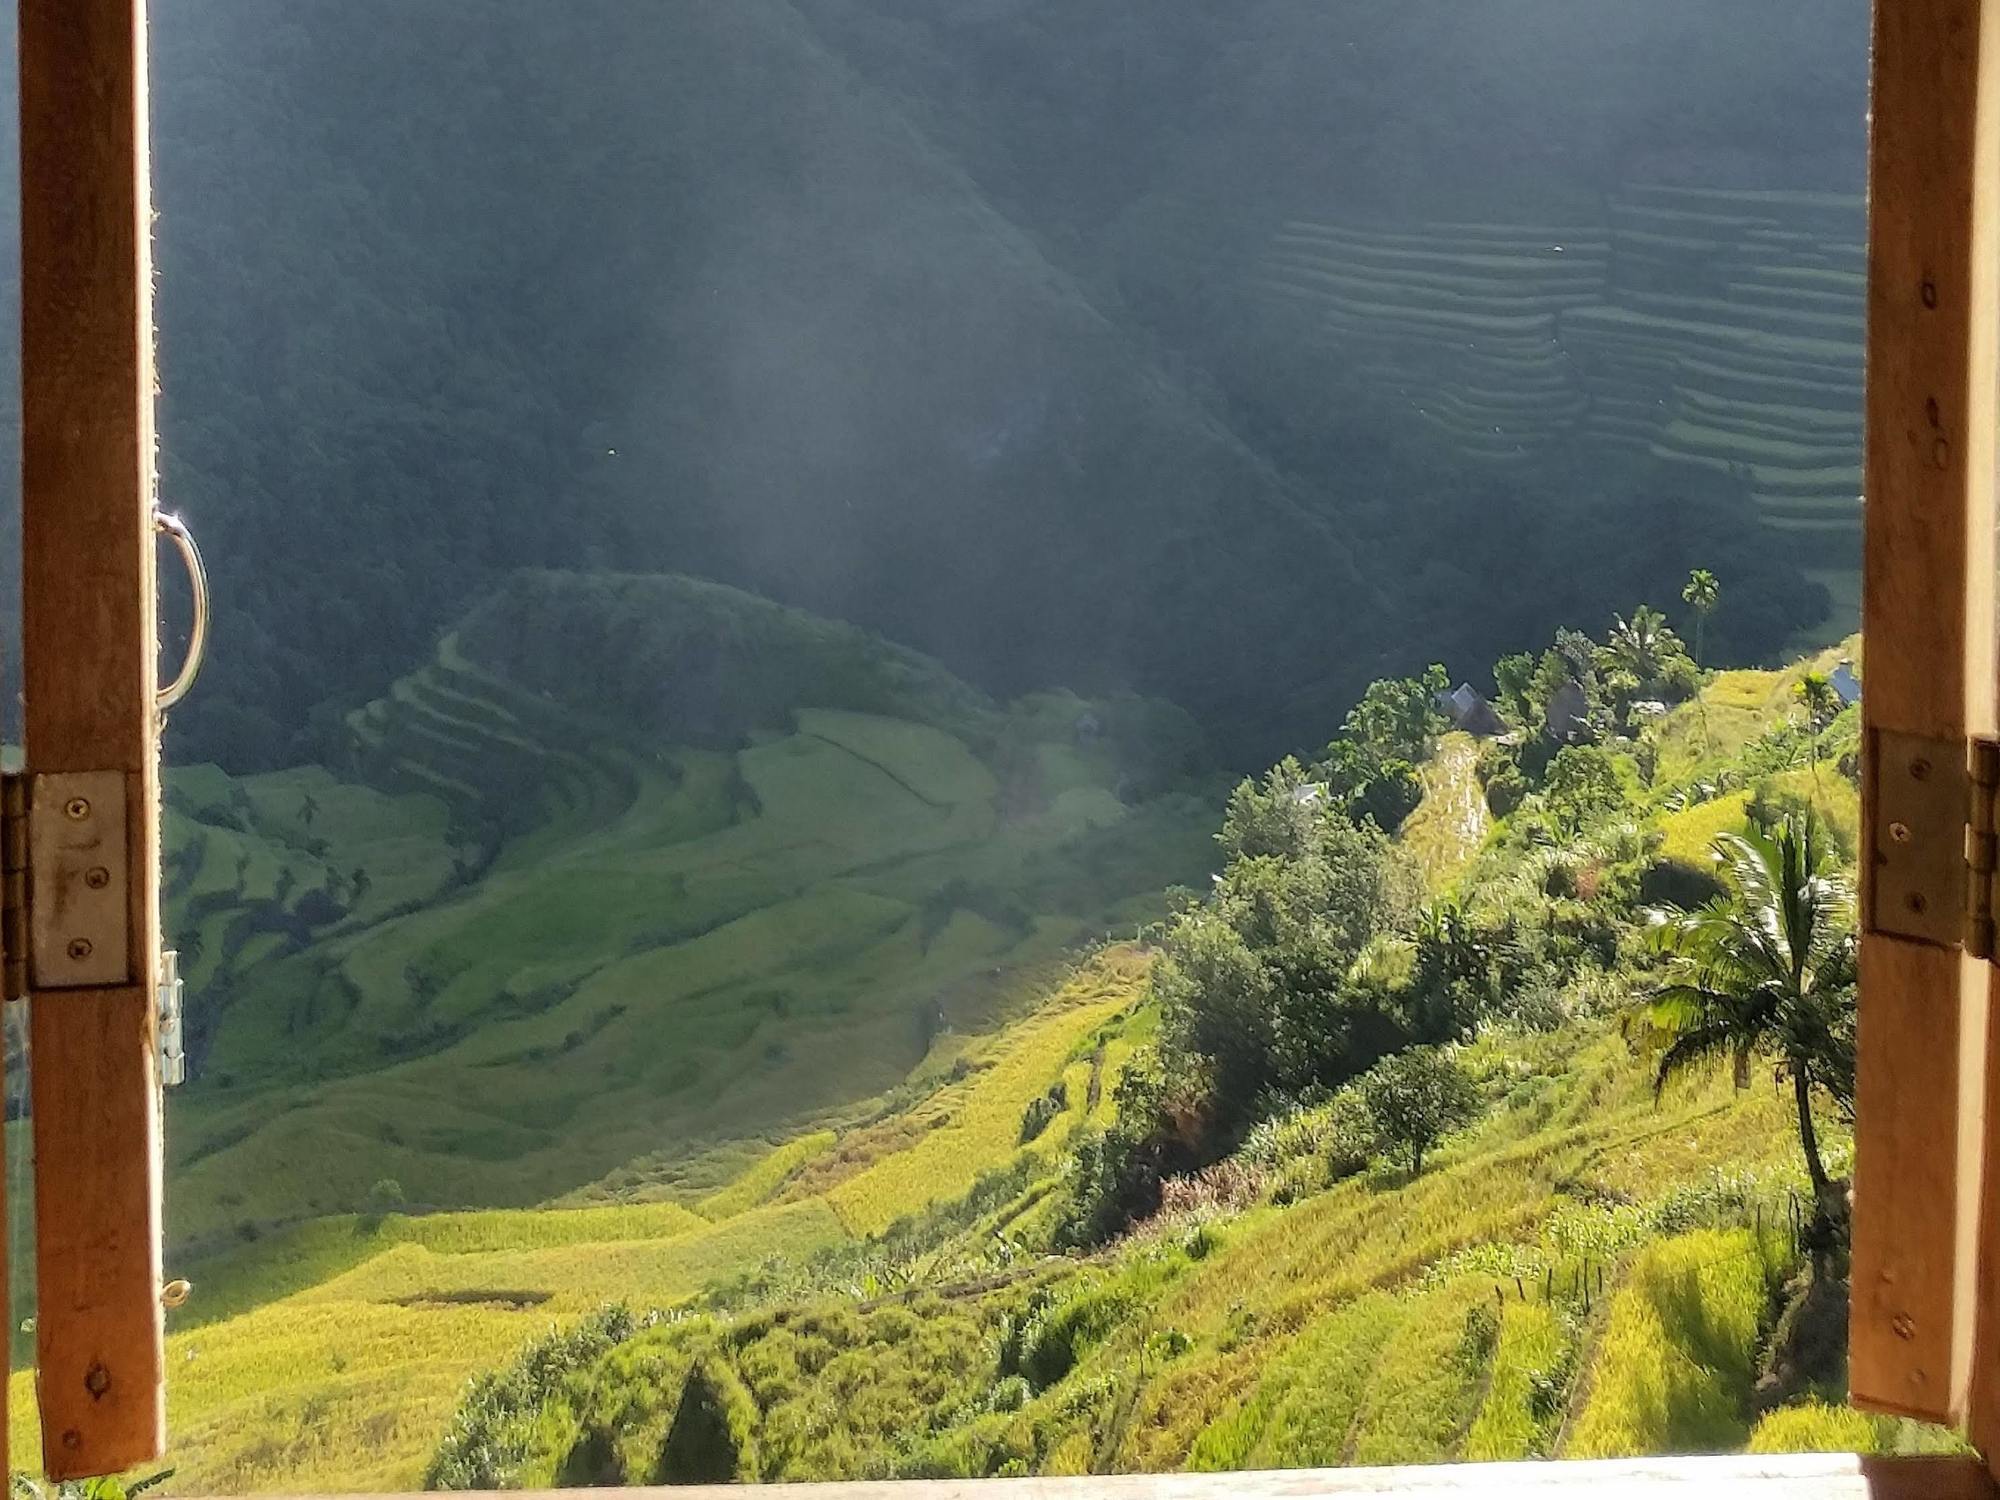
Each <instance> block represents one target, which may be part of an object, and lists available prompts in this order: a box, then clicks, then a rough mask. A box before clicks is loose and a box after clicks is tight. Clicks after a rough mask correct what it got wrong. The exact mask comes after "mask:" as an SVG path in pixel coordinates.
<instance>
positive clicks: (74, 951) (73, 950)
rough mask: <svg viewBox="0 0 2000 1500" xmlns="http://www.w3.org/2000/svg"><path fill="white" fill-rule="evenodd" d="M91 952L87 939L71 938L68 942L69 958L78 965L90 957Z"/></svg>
mask: <svg viewBox="0 0 2000 1500" xmlns="http://www.w3.org/2000/svg"><path fill="white" fill-rule="evenodd" d="M92 951H93V950H92V948H91V944H90V939H89V938H71V939H70V940H69V956H70V957H71V958H73V959H75V960H76V961H77V962H78V963H82V962H83V961H84V960H85V959H86V958H88V957H90V955H91V952H92Z"/></svg>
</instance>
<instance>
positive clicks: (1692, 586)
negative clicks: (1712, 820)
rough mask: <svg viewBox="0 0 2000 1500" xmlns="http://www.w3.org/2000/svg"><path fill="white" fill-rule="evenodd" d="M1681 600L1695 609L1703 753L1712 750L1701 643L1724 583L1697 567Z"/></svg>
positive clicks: (1698, 711) (1697, 694)
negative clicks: (1703, 691)
mask: <svg viewBox="0 0 2000 1500" xmlns="http://www.w3.org/2000/svg"><path fill="white" fill-rule="evenodd" d="M1681 599H1682V600H1683V601H1684V602H1685V603H1686V604H1687V606H1688V608H1690V609H1692V610H1693V611H1694V664H1695V668H1696V676H1695V690H1694V703H1695V713H1696V714H1697V715H1698V716H1699V717H1700V719H1701V748H1702V753H1703V754H1707V753H1708V750H1709V739H1708V699H1707V697H1706V696H1704V695H1703V693H1702V691H1701V676H1700V668H1701V642H1702V637H1703V636H1704V635H1706V634H1707V631H1708V616H1709V613H1710V612H1711V611H1712V610H1713V609H1714V608H1715V606H1716V604H1717V603H1719V602H1720V601H1721V599H1722V585H1721V584H1720V583H1717V582H1716V580H1715V575H1714V574H1713V573H1711V572H1709V571H1708V569H1706V568H1696V569H1695V570H1694V571H1693V572H1692V573H1690V574H1688V581H1687V587H1686V588H1684V589H1682V590H1681Z"/></svg>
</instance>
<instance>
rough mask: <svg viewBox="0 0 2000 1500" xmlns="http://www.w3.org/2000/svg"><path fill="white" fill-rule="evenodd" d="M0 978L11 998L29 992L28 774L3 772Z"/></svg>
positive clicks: (0, 779) (0, 798)
mask: <svg viewBox="0 0 2000 1500" xmlns="http://www.w3.org/2000/svg"><path fill="white" fill-rule="evenodd" d="M0 958H4V960H5V962H4V964H0V980H4V988H5V990H6V994H5V996H4V997H0V998H5V999H8V1000H19V999H21V998H22V997H23V996H25V995H26V994H27V993H28V777H27V773H26V772H24V771H5V772H0Z"/></svg>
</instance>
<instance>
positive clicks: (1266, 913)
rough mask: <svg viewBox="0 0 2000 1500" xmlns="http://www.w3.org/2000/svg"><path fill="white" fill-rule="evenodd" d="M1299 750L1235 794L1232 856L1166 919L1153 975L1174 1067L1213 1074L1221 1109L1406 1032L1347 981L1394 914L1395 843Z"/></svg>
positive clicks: (1178, 1071) (1228, 825) (1338, 1068)
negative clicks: (1329, 791)
mask: <svg viewBox="0 0 2000 1500" xmlns="http://www.w3.org/2000/svg"><path fill="white" fill-rule="evenodd" d="M1311 785H1312V784H1311V783H1309V782H1305V781H1304V780H1303V773H1302V772H1300V771H1299V769H1298V767H1297V764H1296V762H1286V763H1284V764H1281V765H1280V766H1279V767H1278V768H1277V769H1276V770H1274V771H1272V772H1271V774H1270V775H1269V776H1267V777H1266V778H1265V779H1264V782H1263V783H1262V785H1261V786H1260V785H1258V784H1256V783H1252V782H1245V783H1244V784H1243V785H1242V786H1240V787H1238V788H1237V789H1236V793H1235V795H1234V796H1232V797H1231V798H1230V804H1229V813H1228V817H1227V820H1226V822H1225V823H1224V825H1223V831H1222V835H1221V843H1222V846H1223V848H1224V849H1225V850H1227V851H1229V853H1230V856H1231V857H1230V860H1229V863H1228V864H1227V865H1226V866H1225V867H1224V869H1223V871H1222V873H1221V874H1220V875H1219V876H1217V877H1216V880H1215V887H1214V890H1213V891H1212V892H1211V893H1210V895H1209V897H1208V898H1207V899H1206V900H1203V901H1199V902H1191V903H1190V904H1188V905H1186V906H1184V907H1183V908H1182V909H1181V911H1179V912H1178V913H1177V914H1176V915H1175V916H1174V918H1173V919H1172V920H1171V921H1170V922H1169V923H1168V924H1167V929H1166V933H1165V935H1164V937H1163V938H1162V940H1161V950H1162V951H1161V956H1160V960H1159V962H1158V964H1157V965H1156V967H1155V969H1154V973H1153V988H1154V992H1155V993H1156V994H1157V995H1158V996H1159V999H1160V1007H1161V1036H1160V1047H1161V1053H1162V1056H1163V1058H1164V1059H1165V1062H1166V1065H1167V1069H1168V1072H1169V1073H1170V1074H1171V1075H1172V1076H1174V1077H1176V1078H1180V1079H1189V1078H1201V1079H1203V1080H1204V1081H1205V1083H1206V1087H1207V1092H1208V1094H1209V1096H1210V1097H1211V1099H1212V1101H1213V1109H1214V1113H1215V1115H1216V1117H1217V1118H1218V1119H1220V1120H1221V1121H1223V1122H1224V1123H1225V1124H1226V1123H1229V1122H1231V1121H1234V1120H1238V1119H1242V1118H1244V1117H1245V1116H1247V1115H1248V1114H1249V1113H1250V1111H1252V1110H1253V1109H1254V1108H1255V1106H1256V1104H1257V1102H1258V1100H1259V1099H1260V1097H1261V1096H1263V1095H1264V1094H1265V1093H1267V1092H1268V1091H1271V1090H1278V1091H1296V1090H1298V1089H1301V1088H1304V1087H1307V1086H1309V1085H1311V1084H1314V1083H1338V1082H1340V1081H1342V1080H1343V1079H1345V1078H1347V1077H1349V1076H1351V1075H1352V1074H1353V1073H1354V1072H1355V1071H1358V1069H1359V1068H1360V1067H1364V1066H1366V1065H1367V1063H1369V1062H1371V1061H1373V1060H1374V1058H1375V1057H1377V1056H1379V1055H1380V1054H1381V1053H1382V1052H1383V1051H1384V1050H1386V1048H1387V1047H1390V1046H1394V1045H1396V1044H1397V1043H1399V1042H1400V1041H1402V1040H1404V1038H1403V1037H1402V1036H1401V1035H1400V1033H1399V1032H1398V1031H1397V1029H1396V1027H1395V1023H1394V1022H1393V1021H1392V1020H1390V1019H1388V1018H1386V1017H1384V1016H1383V1015H1382V1014H1381V1013H1380V1012H1379V1010H1378V1009H1377V1008H1376V1005H1375V1001H1374V997H1372V996H1370V995H1367V994H1365V993H1363V992H1361V991H1359V990H1357V989H1356V987H1355V986H1353V985H1351V984H1350V983H1349V978H1348V975H1349V970H1350V969H1351V967H1352V966H1353V964H1354V961H1355V959H1356V957H1357V956H1358V955H1359V954H1360V952H1361V950H1362V948H1363V947H1364V946H1365V945H1366V944H1367V942H1368V940H1369V938H1370V937H1372V936H1373V935H1374V934H1375V933H1376V931H1377V930H1379V929H1380V928H1381V927H1382V926H1383V925H1385V923H1386V922H1387V920H1388V917H1389V912H1390V905H1391V900H1390V881H1389V871H1388V863H1389V854H1388V845H1387V841H1386V840H1385V839H1384V838H1383V837H1382V835H1381V834H1380V833H1379V832H1378V831H1376V830H1375V829H1373V828H1368V827H1365V826H1364V827H1356V826H1355V825H1354V824H1353V823H1351V822H1349V821H1348V819H1347V818H1346V817H1345V816H1343V815H1342V813H1341V812H1340V811H1339V810H1338V809H1336V808H1333V807H1330V806H1328V805H1327V803H1326V800H1325V799H1324V798H1323V797H1320V798H1315V797H1311V796H1307V795H1303V792H1302V789H1309V788H1310V787H1311Z"/></svg>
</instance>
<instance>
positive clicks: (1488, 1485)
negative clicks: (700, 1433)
mask: <svg viewBox="0 0 2000 1500" xmlns="http://www.w3.org/2000/svg"><path fill="white" fill-rule="evenodd" d="M467 1493H468V1494H469V1495H477V1494H479V1493H480V1492H479V1491H468V1492H467ZM504 1493H505V1494H506V1495H507V1496H508V1497H509V1500H557V1497H558V1496H562V1495H566V1494H574V1493H575V1491H573V1490H572V1491H563V1490H539V1491H537V1490H528V1491H521V1490H510V1491H506V1492H504ZM619 1493H620V1494H621V1495H629V1496H634V1497H640V1496H643V1497H646V1500H1321V1497H1326V1500H1341V1497H1351V1496H1396V1495H1405V1496H1411V1495H1413V1496H1435V1497H1438V1500H1455V1497H1468V1500H1469V1497H1474V1496H1476V1497H1478V1500H1510V1497H1518V1500H1563V1497H1565V1496H1571V1495H1575V1496H1606V1495H1608V1496H1615V1497H1617V1500H1695V1497H1699V1500H1995V1495H1996V1491H1995V1487H1994V1485H1993V1482H1992V1480H1991V1479H1989V1478H1988V1477H1987V1474H1986V1471H1985V1470H1984V1469H1983V1468H1982V1467H1981V1465H1980V1464H1979V1462H1978V1460H1977V1459H1970V1458H1858V1457H1856V1456H1855V1455H1853V1454H1851V1453H1798V1454H1791V1453H1781V1454H1769V1455H1760V1456H1754V1457H1744V1456H1740V1455H1738V1456H1730V1457H1723V1458H1650V1459H1608V1460H1598V1459H1593V1460H1586V1461H1582V1462H1562V1463H1547V1462H1530V1463H1499V1464H1433V1465H1410V1466H1407V1467H1402V1468H1380V1469H1284V1470H1275V1471H1264V1472H1260V1473H1245V1474H1091V1475H1077V1476H1075V1477H1062V1478H1055V1477H1051V1478H1043V1479H944V1480H926V1479H895V1480H880V1481H860V1482H855V1483H846V1484H824V1483H821V1484H786V1485H756V1484H752V1485H723V1484H718V1485H684V1486H679V1487H676V1488H672V1489H660V1488H646V1489H640V1488H634V1489H627V1490H621V1491H619ZM295 1500H303V1497H295ZM377 1500H389V1497H386V1496H382V1497H377ZM496 1500H498V1497H497V1496H496Z"/></svg>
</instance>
